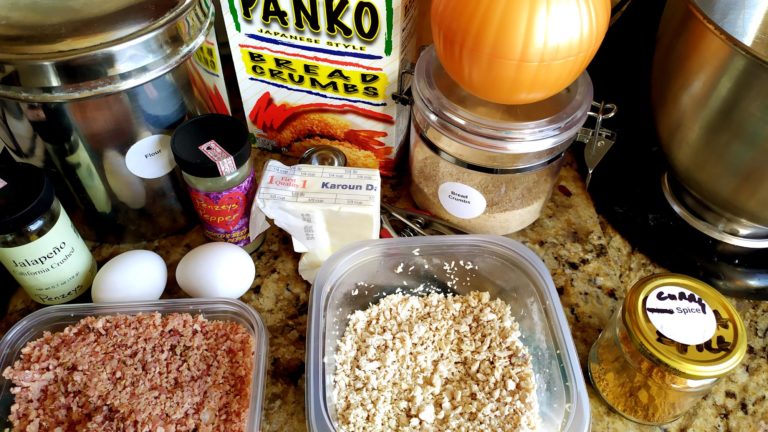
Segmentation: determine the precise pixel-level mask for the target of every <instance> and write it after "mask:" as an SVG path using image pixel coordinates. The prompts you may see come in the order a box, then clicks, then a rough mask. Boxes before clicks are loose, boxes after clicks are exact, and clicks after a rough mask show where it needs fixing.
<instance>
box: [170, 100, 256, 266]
mask: <svg viewBox="0 0 768 432" xmlns="http://www.w3.org/2000/svg"><path fill="white" fill-rule="evenodd" d="M171 149H172V150H173V156H174V158H175V159H176V163H177V164H178V166H179V168H181V171H182V175H183V177H184V180H185V182H186V183H187V190H188V191H189V195H190V197H191V198H192V204H193V205H194V206H195V210H196V211H197V214H198V216H200V220H201V222H202V224H203V230H204V232H205V236H206V237H207V238H208V239H210V240H213V241H221V242H227V243H234V244H236V245H238V246H242V247H243V248H244V249H245V250H246V251H247V252H249V253H250V252H253V251H254V250H256V249H257V248H258V247H259V246H260V245H261V243H262V242H263V241H264V235H263V234H262V235H260V236H258V237H256V238H255V239H251V238H250V234H249V221H250V214H251V204H252V203H253V196H254V194H255V193H256V180H255V178H254V174H253V162H251V145H250V143H249V142H248V129H247V128H246V127H245V125H244V124H242V123H241V122H240V121H239V120H237V119H236V118H234V117H231V116H228V115H223V114H206V115H202V116H199V117H195V118H193V119H191V120H189V121H187V122H185V123H183V124H182V125H181V126H179V127H178V128H177V129H176V131H174V133H173V136H172V137H171Z"/></svg>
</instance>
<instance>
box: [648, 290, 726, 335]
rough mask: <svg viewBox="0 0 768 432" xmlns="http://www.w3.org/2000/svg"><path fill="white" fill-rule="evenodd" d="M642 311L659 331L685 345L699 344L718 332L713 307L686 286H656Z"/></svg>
mask: <svg viewBox="0 0 768 432" xmlns="http://www.w3.org/2000/svg"><path fill="white" fill-rule="evenodd" d="M645 311H646V313H647V314H648V318H649V319H650V320H651V323H652V324H653V325H654V327H656V329H657V330H658V331H660V332H661V333H662V334H663V335H664V336H666V337H668V338H670V339H672V340H673V341H675V342H679V343H682V344H685V345H698V344H702V343H704V342H706V341H708V340H711V339H712V336H714V335H715V332H716V331H717V320H716V319H715V313H714V312H713V311H712V308H711V307H710V306H709V305H708V304H707V302H705V301H704V299H703V298H701V297H699V296H698V295H696V294H694V293H693V292H691V291H689V290H687V289H685V288H680V287H674V286H663V287H660V288H656V289H655V290H653V291H652V292H651V294H650V295H648V297H647V300H646V303H645Z"/></svg>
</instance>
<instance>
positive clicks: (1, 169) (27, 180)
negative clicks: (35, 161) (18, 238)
mask: <svg viewBox="0 0 768 432" xmlns="http://www.w3.org/2000/svg"><path fill="white" fill-rule="evenodd" d="M0 179H2V182H0V184H3V183H5V186H3V187H0V234H9V233H13V232H16V231H18V230H20V229H22V228H24V227H26V226H28V225H29V224H30V223H32V222H34V221H35V220H36V219H37V218H39V217H40V216H42V215H43V214H44V213H45V212H47V211H48V210H50V208H51V205H53V199H54V198H55V192H54V189H53V183H51V181H50V180H49V179H48V177H47V176H46V175H45V173H44V172H43V170H42V169H41V168H38V167H36V166H34V165H30V164H26V163H14V164H8V165H0Z"/></svg>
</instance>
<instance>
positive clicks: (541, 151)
mask: <svg viewBox="0 0 768 432" xmlns="http://www.w3.org/2000/svg"><path fill="white" fill-rule="evenodd" d="M412 89H413V121H412V126H411V128H412V129H411V153H410V160H409V165H410V170H411V174H412V177H413V181H412V183H411V194H412V196H413V198H414V201H415V202H416V204H417V205H418V206H419V207H421V208H422V209H424V210H427V211H429V212H431V213H433V214H434V215H435V216H437V217H440V218H441V219H443V220H446V221H448V222H451V223H453V224H454V225H457V226H459V227H460V228H462V229H464V230H466V231H469V232H472V233H482V234H501V235H503V234H509V233H512V232H515V231H518V230H520V229H523V228H525V227H526V226H528V225H530V224H531V223H533V222H534V221H535V220H536V219H537V218H538V217H539V215H540V214H541V210H542V208H543V207H544V204H545V203H546V202H547V200H548V199H549V196H550V194H551V192H552V189H553V187H554V185H555V181H556V180H557V175H558V173H559V171H560V167H561V165H562V161H563V154H564V153H565V151H566V150H567V149H568V147H569V146H570V145H571V143H572V142H573V140H574V139H575V138H576V137H577V135H578V133H579V131H580V129H581V127H582V125H583V124H584V122H585V120H586V119H587V115H588V114H589V111H590V108H591V106H592V92H593V89H592V81H591V80H590V79H589V76H588V75H587V73H586V72H584V73H583V74H582V75H581V76H580V77H579V78H578V79H577V80H576V81H575V82H574V83H573V84H571V85H570V86H569V87H567V88H566V89H565V90H563V91H561V92H560V93H558V94H556V95H554V96H552V97H550V98H548V99H545V100H543V101H540V102H536V103H531V104H527V105H502V104H496V103H492V102H488V101H485V100H483V99H480V98H477V97H475V96H473V95H471V94H469V93H468V92H466V91H465V90H463V89H462V88H461V87H460V86H459V85H458V84H457V83H456V82H454V81H453V80H452V79H451V78H450V77H449V76H448V74H447V73H446V71H445V70H444V69H443V67H442V66H441V65H440V62H439V61H438V58H437V56H436V55H435V50H434V48H428V49H427V50H425V51H424V52H423V53H422V55H421V57H420V58H419V61H418V63H417V65H416V71H415V77H414V82H413V85H412Z"/></svg>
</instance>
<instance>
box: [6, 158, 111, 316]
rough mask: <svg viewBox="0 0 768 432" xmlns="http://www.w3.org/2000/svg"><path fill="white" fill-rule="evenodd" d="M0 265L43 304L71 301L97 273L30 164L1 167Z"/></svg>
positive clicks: (50, 190)
mask: <svg viewBox="0 0 768 432" xmlns="http://www.w3.org/2000/svg"><path fill="white" fill-rule="evenodd" d="M0 262H2V263H3V265H4V266H5V268H7V269H8V271H9V272H10V274H11V275H12V276H13V277H14V278H15V279H16V281H17V282H18V283H19V284H20V285H21V286H22V287H23V288H24V289H25V290H26V292H27V293H28V294H29V296H30V297H31V298H32V299H33V300H35V301H36V302H38V303H43V304H59V303H65V302H68V301H70V300H73V299H75V298H76V297H78V296H80V295H81V294H82V293H84V292H85V291H86V290H87V289H88V288H89V287H90V286H91V282H92V281H93V278H94V276H95V275H96V260H95V259H94V258H93V255H92V254H91V251H90V250H89V249H88V246H86V244H85V242H84V241H83V239H82V238H81V237H80V234H79V233H78V232H77V230H76V229H75V227H74V225H73V224H72V221H71V220H70V219H69V216H68V215H67V212H66V211H65V210H64V208H62V206H61V204H60V203H59V200H58V199H56V196H55V195H54V189H53V184H52V183H51V181H50V180H49V179H48V177H47V176H46V175H45V173H44V172H43V170H42V169H40V168H37V167H35V166H34V165H29V164H25V163H14V164H8V165H3V166H0Z"/></svg>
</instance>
